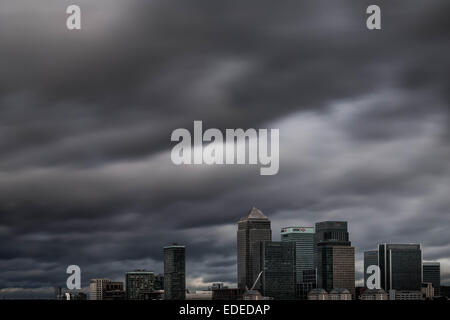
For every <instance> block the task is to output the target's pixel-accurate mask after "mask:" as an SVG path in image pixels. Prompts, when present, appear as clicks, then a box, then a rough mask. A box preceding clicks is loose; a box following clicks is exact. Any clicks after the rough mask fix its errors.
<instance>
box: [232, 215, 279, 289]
mask: <svg viewBox="0 0 450 320" xmlns="http://www.w3.org/2000/svg"><path fill="white" fill-rule="evenodd" d="M271 240H272V230H271V229H270V220H269V219H267V217H266V216H265V215H264V214H263V213H262V212H261V211H260V210H258V209H256V208H255V207H253V208H252V209H251V210H250V212H249V213H248V214H247V216H245V217H243V218H242V219H241V220H239V222H238V231H237V267H238V287H239V288H243V289H245V287H247V288H249V289H250V288H251V286H252V285H253V282H254V279H253V266H252V264H253V254H252V250H253V248H254V244H255V243H256V242H258V241H271Z"/></svg>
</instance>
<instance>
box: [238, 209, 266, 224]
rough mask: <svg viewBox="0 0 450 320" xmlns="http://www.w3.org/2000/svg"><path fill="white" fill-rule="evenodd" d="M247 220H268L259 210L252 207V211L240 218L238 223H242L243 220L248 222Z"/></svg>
mask: <svg viewBox="0 0 450 320" xmlns="http://www.w3.org/2000/svg"><path fill="white" fill-rule="evenodd" d="M249 219H252V220H253V219H254V220H268V218H267V217H266V216H265V215H264V214H263V213H262V212H261V210H259V209H258V208H255V207H252V209H251V210H250V211H249V212H248V214H247V215H246V216H245V217H243V218H241V220H239V221H244V220H249Z"/></svg>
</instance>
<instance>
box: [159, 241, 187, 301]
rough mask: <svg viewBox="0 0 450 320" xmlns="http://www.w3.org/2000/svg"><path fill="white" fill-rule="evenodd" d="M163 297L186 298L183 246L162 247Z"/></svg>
mask: <svg viewBox="0 0 450 320" xmlns="http://www.w3.org/2000/svg"><path fill="white" fill-rule="evenodd" d="M164 299H165V300H184V299H186V262H185V246H183V245H179V244H173V245H171V246H167V247H164Z"/></svg>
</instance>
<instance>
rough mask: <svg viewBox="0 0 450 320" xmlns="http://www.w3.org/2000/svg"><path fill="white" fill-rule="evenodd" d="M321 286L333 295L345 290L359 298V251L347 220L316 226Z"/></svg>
mask: <svg viewBox="0 0 450 320" xmlns="http://www.w3.org/2000/svg"><path fill="white" fill-rule="evenodd" d="M314 242H315V243H314V250H315V259H314V260H315V265H316V267H317V287H318V288H323V289H325V290H327V291H328V292H330V291H331V290H332V289H338V288H344V289H347V290H348V291H350V293H351V294H352V295H353V297H354V296H355V248H354V247H352V246H351V242H350V241H349V235H348V231H347V222H345V221H325V222H318V223H316V234H315V241H314Z"/></svg>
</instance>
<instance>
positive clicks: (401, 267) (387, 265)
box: [378, 243, 422, 291]
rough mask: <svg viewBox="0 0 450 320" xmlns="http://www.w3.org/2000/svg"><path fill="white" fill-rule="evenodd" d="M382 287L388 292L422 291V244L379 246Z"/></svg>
mask: <svg viewBox="0 0 450 320" xmlns="http://www.w3.org/2000/svg"><path fill="white" fill-rule="evenodd" d="M378 263H379V267H380V271H381V277H380V278H381V287H382V288H383V289H384V290H386V291H388V290H392V289H394V290H411V291H420V288H421V284H422V250H421V248H420V244H387V243H384V244H379V245H378Z"/></svg>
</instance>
